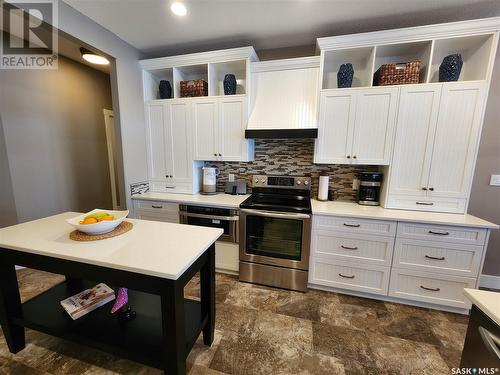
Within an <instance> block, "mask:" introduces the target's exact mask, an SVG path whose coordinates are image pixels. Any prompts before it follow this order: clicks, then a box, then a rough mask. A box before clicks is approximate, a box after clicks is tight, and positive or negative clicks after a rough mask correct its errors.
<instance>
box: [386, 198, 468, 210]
mask: <svg viewBox="0 0 500 375" xmlns="http://www.w3.org/2000/svg"><path fill="white" fill-rule="evenodd" d="M466 202H467V200H466V199H463V198H441V197H439V198H434V197H433V198H422V197H418V196H411V195H394V194H392V195H390V196H389V199H388V202H387V206H386V208H395V209H404V210H415V211H430V212H451V213H461V214H463V213H464V212H465V205H466Z"/></svg>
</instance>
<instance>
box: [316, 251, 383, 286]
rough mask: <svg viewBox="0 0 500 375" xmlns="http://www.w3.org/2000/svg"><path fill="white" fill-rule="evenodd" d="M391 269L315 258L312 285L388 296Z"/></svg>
mask: <svg viewBox="0 0 500 375" xmlns="http://www.w3.org/2000/svg"><path fill="white" fill-rule="evenodd" d="M389 275H390V267H382V266H368V265H364V264H361V263H353V262H343V261H338V260H335V261H331V260H329V259H326V258H320V257H315V258H314V260H313V262H312V267H311V270H310V276H309V282H310V283H311V284H317V285H324V286H330V287H334V288H342V289H349V290H354V291H358V292H366V293H373V294H383V295H387V288H388V285H389Z"/></svg>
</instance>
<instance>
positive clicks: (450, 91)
mask: <svg viewBox="0 0 500 375" xmlns="http://www.w3.org/2000/svg"><path fill="white" fill-rule="evenodd" d="M485 90H486V86H485V83H484V82H459V83H446V84H429V85H422V86H407V87H405V88H403V89H402V91H401V99H400V104H399V113H398V124H397V135H396V141H395V146H394V156H393V162H392V165H391V167H390V169H389V173H390V177H389V182H388V184H389V188H388V194H387V197H386V204H385V205H386V207H388V208H402V209H415V210H424V211H440V212H456V213H464V212H465V210H466V207H467V199H468V196H469V191H470V186H471V183H472V177H473V174H474V165H475V159H476V155H477V148H478V146H479V136H480V131H481V116H482V113H483V110H484V100H485Z"/></svg>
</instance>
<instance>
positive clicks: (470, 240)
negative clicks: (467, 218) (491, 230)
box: [398, 223, 487, 245]
mask: <svg viewBox="0 0 500 375" xmlns="http://www.w3.org/2000/svg"><path fill="white" fill-rule="evenodd" d="M486 232H487V230H486V229H481V228H465V227H456V226H448V225H432V224H417V223H399V224H398V238H399V237H405V238H414V239H417V240H431V241H443V242H450V243H460V244H468V245H484V242H485V240H486Z"/></svg>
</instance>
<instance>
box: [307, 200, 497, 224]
mask: <svg viewBox="0 0 500 375" xmlns="http://www.w3.org/2000/svg"><path fill="white" fill-rule="evenodd" d="M311 206H312V212H313V215H331V216H347V217H356V218H362V219H375V220H377V219H378V220H395V221H408V222H422V223H433V224H442V225H463V226H467V227H476V228H489V229H498V225H496V224H494V223H490V222H489V221H486V220H483V219H480V218H478V217H475V216H472V215H468V214H465V215H462V214H447V213H439V212H423V211H410V210H393V209H387V208H383V207H381V206H363V205H360V204H358V203H356V202H353V201H326V202H322V201H318V200H317V199H311Z"/></svg>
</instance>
